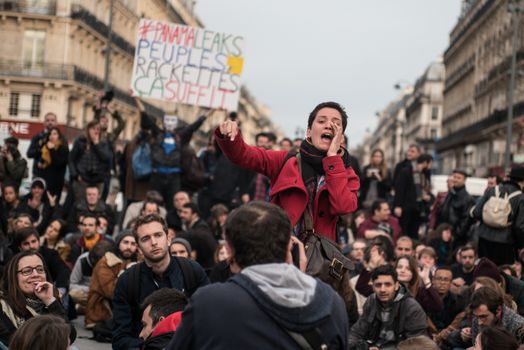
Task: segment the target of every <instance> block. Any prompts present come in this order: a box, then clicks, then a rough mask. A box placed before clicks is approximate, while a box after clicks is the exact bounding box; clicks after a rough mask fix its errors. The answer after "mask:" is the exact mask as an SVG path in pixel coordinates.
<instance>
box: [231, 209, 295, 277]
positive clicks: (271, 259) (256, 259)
mask: <svg viewBox="0 0 524 350" xmlns="http://www.w3.org/2000/svg"><path fill="white" fill-rule="evenodd" d="M290 238H291V222H290V221H289V218H288V216H287V214H286V212H284V210H282V209H281V208H280V207H278V206H276V205H274V204H270V203H266V202H260V201H254V202H251V203H248V204H246V205H243V206H241V207H240V208H238V209H235V210H234V211H233V212H231V214H230V215H229V217H228V218H227V221H226V241H227V242H228V244H229V246H230V247H231V248H232V251H233V258H234V260H235V262H236V263H237V264H238V265H239V266H240V267H242V268H244V267H248V266H251V265H258V264H269V263H281V262H284V261H285V260H286V255H287V247H288V243H289V240H290Z"/></svg>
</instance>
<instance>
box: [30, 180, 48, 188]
mask: <svg viewBox="0 0 524 350" xmlns="http://www.w3.org/2000/svg"><path fill="white" fill-rule="evenodd" d="M36 186H38V187H41V188H43V189H44V190H45V189H46V187H47V184H46V182H45V180H44V179H42V178H41V177H35V178H34V179H33V181H32V182H31V188H33V187H36Z"/></svg>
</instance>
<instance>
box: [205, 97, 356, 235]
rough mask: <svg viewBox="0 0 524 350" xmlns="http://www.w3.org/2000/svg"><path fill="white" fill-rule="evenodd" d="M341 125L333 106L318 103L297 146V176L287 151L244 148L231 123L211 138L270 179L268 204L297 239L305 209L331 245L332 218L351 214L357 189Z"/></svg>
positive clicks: (337, 108) (235, 159) (339, 111)
mask: <svg viewBox="0 0 524 350" xmlns="http://www.w3.org/2000/svg"><path fill="white" fill-rule="evenodd" d="M346 125H347V114H346V112H345V111H344V109H343V108H342V106H340V105H339V104H338V103H335V102H324V103H321V104H319V105H318V106H316V107H315V109H313V111H312V112H311V114H310V115H309V119H308V129H307V137H306V139H305V140H304V141H302V144H301V146H300V160H301V168H302V171H300V170H299V164H298V159H297V157H289V156H288V152H287V151H270V150H265V149H261V148H256V147H253V146H249V145H247V144H246V143H245V142H244V140H243V139H242V136H241V134H240V132H239V129H238V125H237V123H236V121H232V120H227V121H225V122H223V123H222V124H221V125H220V126H219V127H218V128H217V129H216V130H215V134H216V136H217V142H218V144H219V146H220V148H221V149H222V151H223V152H224V154H225V155H226V156H227V157H228V158H229V159H230V160H231V161H232V162H233V163H236V164H238V165H239V166H241V167H244V168H247V169H250V170H253V171H256V172H258V173H261V174H264V175H266V176H267V177H268V178H269V179H270V181H271V193H270V200H271V202H272V203H274V204H277V205H279V206H280V207H282V208H283V209H284V210H285V211H286V212H287V214H288V216H289V219H290V221H291V224H292V225H293V228H294V231H295V233H296V234H297V235H300V233H302V232H303V231H304V229H305V227H304V219H303V213H304V211H305V210H306V208H307V207H308V205H309V208H311V209H310V211H311V216H312V218H313V226H314V228H315V231H316V232H317V233H318V234H322V235H324V236H326V237H327V238H330V239H331V240H335V235H336V234H335V228H336V223H337V220H338V217H339V216H340V215H344V214H348V213H351V212H353V211H355V210H356V209H357V191H358V189H359V186H360V184H359V180H358V177H357V176H356V174H355V172H354V171H353V169H352V168H351V166H350V164H349V153H348V151H347V150H346V149H345V148H344V147H342V140H343V132H344V130H345V128H346ZM284 162H285V164H284ZM301 173H302V174H301Z"/></svg>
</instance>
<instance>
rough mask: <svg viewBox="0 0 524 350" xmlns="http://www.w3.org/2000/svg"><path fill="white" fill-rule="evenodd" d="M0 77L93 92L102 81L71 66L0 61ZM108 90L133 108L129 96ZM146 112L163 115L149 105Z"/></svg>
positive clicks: (160, 111) (116, 89) (100, 85)
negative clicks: (51, 82) (56, 82)
mask: <svg viewBox="0 0 524 350" xmlns="http://www.w3.org/2000/svg"><path fill="white" fill-rule="evenodd" d="M0 76H7V77H26V78H38V79H52V80H68V81H74V82H76V83H78V84H82V85H85V86H88V87H90V88H92V89H94V90H103V89H104V81H103V80H102V79H100V78H99V77H97V76H96V75H94V74H92V73H89V72H88V71H86V70H84V69H82V68H79V67H77V66H75V65H71V64H59V63H43V64H39V65H32V66H29V65H27V64H25V63H22V62H18V61H3V60H0ZM110 89H111V90H113V91H114V93H115V99H117V100H120V101H122V102H124V103H126V104H128V105H131V106H134V105H135V101H134V100H133V97H131V96H129V94H128V93H127V92H126V91H124V90H122V89H119V88H117V87H115V86H113V85H110ZM144 105H145V106H146V109H147V112H148V113H150V114H151V115H154V116H156V117H159V118H161V117H162V116H163V115H164V112H163V110H162V109H160V108H158V107H155V106H153V105H152V104H149V103H144Z"/></svg>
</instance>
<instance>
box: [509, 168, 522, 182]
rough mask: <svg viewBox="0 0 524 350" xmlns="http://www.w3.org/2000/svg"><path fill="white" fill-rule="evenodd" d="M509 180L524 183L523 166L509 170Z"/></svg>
mask: <svg viewBox="0 0 524 350" xmlns="http://www.w3.org/2000/svg"><path fill="white" fill-rule="evenodd" d="M509 178H510V179H511V180H515V181H524V166H515V167H513V168H511V171H510V172H509Z"/></svg>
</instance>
